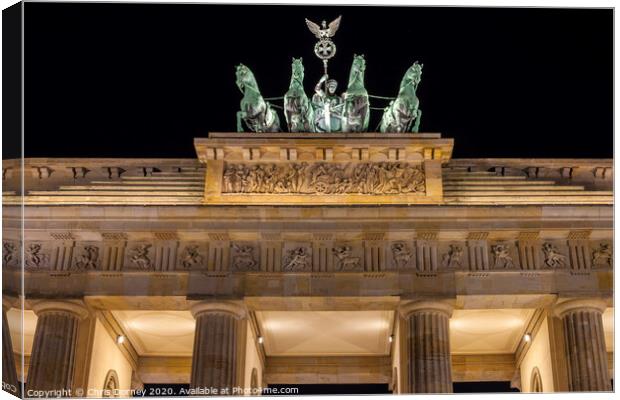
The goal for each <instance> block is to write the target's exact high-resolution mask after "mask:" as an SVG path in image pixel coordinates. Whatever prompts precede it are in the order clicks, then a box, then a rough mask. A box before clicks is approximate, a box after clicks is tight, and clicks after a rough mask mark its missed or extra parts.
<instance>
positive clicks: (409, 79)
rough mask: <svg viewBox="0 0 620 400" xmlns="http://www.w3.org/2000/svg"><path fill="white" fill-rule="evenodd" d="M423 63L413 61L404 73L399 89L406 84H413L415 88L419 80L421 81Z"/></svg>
mask: <svg viewBox="0 0 620 400" xmlns="http://www.w3.org/2000/svg"><path fill="white" fill-rule="evenodd" d="M423 66H424V64H418V62H417V61H416V62H414V63H413V65H412V66H411V67H409V69H408V70H407V72H406V73H405V76H404V77H403V81H402V82H401V84H400V88H401V90H402V89H404V88H405V87H407V86H410V85H413V86H414V87H416V88H417V86H418V84H419V83H420V81H422V67H423Z"/></svg>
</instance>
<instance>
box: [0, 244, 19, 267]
mask: <svg viewBox="0 0 620 400" xmlns="http://www.w3.org/2000/svg"><path fill="white" fill-rule="evenodd" d="M2 266H3V267H17V266H19V244H18V242H16V241H13V240H4V241H3V242H2Z"/></svg>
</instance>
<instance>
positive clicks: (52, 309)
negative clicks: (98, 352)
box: [25, 300, 88, 397]
mask: <svg viewBox="0 0 620 400" xmlns="http://www.w3.org/2000/svg"><path fill="white" fill-rule="evenodd" d="M32 309H33V311H34V312H35V314H36V315H37V317H38V319H37V328H36V330H35V332H34V341H33V344H32V357H31V359H30V368H29V370H28V383H27V385H26V393H25V394H26V397H33V394H32V391H56V392H55V393H57V394H58V395H59V396H62V397H66V396H70V395H71V393H70V390H71V384H72V381H73V373H74V369H75V348H76V343H77V333H78V324H79V322H80V320H82V319H83V318H85V317H86V316H88V310H87V309H86V307H85V306H84V303H82V302H81V301H75V300H66V301H55V300H49V301H48V300H41V301H36V302H34V304H33V307H32ZM29 393H31V394H29ZM41 395H43V394H41ZM54 397H56V396H54Z"/></svg>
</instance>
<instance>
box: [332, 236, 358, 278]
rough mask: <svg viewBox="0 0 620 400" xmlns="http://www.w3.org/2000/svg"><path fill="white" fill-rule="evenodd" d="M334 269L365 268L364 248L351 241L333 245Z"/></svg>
mask: <svg viewBox="0 0 620 400" xmlns="http://www.w3.org/2000/svg"><path fill="white" fill-rule="evenodd" d="M332 254H333V255H334V264H333V265H334V270H335V271H343V272H345V271H346V272H361V271H363V270H364V261H363V253H362V248H361V247H359V246H356V247H354V246H353V245H352V244H350V243H337V244H336V245H334V246H333V247H332Z"/></svg>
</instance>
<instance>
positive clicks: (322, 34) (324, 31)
mask: <svg viewBox="0 0 620 400" xmlns="http://www.w3.org/2000/svg"><path fill="white" fill-rule="evenodd" d="M340 18H342V15H339V16H338V18H336V19H335V20H333V21H332V22H330V23H329V26H328V25H327V23H326V22H325V21H323V22H321V25H322V26H323V28H321V27H320V26H319V25H318V24H315V23H314V22H312V21H310V20H309V19H308V18H306V25H308V29H310V32H312V33H313V34H314V36H316V38H317V39H319V40H321V39H328V38H330V37H334V35H335V34H336V31H337V30H338V27H339V26H340Z"/></svg>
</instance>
